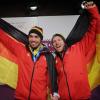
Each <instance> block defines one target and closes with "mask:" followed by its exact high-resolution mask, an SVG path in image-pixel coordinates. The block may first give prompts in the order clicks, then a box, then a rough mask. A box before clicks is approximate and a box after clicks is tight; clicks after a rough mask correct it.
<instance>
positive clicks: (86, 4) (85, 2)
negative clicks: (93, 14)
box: [82, 1, 96, 9]
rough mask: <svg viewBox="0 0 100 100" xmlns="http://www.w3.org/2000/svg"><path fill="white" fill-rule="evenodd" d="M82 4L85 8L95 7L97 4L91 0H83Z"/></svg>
mask: <svg viewBox="0 0 100 100" xmlns="http://www.w3.org/2000/svg"><path fill="white" fill-rule="evenodd" d="M82 6H84V9H89V8H93V7H95V6H96V5H95V4H94V2H93V1H90V2H87V1H83V2H82Z"/></svg>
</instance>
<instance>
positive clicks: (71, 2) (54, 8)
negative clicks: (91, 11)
mask: <svg viewBox="0 0 100 100" xmlns="http://www.w3.org/2000/svg"><path fill="white" fill-rule="evenodd" d="M82 1H83V0H13V1H12V0H0V17H30V16H56V15H77V14H80V12H81V8H80V4H81V2H82ZM87 1H89V0H87ZM33 2H35V3H37V4H38V9H37V10H36V11H31V10H29V8H28V6H29V5H30V4H32V3H33ZM94 2H95V3H96V4H97V6H98V8H99V10H100V0H94Z"/></svg>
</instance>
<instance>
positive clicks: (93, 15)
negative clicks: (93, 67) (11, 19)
mask: <svg viewBox="0 0 100 100" xmlns="http://www.w3.org/2000/svg"><path fill="white" fill-rule="evenodd" d="M88 12H89V15H90V24H89V27H88V30H87V32H86V33H85V36H84V37H83V39H82V40H81V41H80V42H79V47H80V49H81V50H82V51H83V53H84V55H87V54H88V52H89V50H90V49H91V45H93V43H95V39H96V24H97V19H98V18H99V13H98V9H97V7H94V8H90V9H88Z"/></svg>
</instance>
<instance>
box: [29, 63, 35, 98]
mask: <svg viewBox="0 0 100 100" xmlns="http://www.w3.org/2000/svg"><path fill="white" fill-rule="evenodd" d="M35 65H36V62H35V64H34V67H33V69H32V76H31V81H30V88H29V95H28V100H30V97H31V91H32V80H33V75H34V70H35Z"/></svg>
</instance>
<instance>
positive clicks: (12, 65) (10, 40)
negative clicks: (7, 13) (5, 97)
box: [0, 19, 28, 89]
mask: <svg viewBox="0 0 100 100" xmlns="http://www.w3.org/2000/svg"><path fill="white" fill-rule="evenodd" d="M27 41H28V40H27V35H25V34H24V33H23V32H21V31H19V30H18V29H16V28H15V27H13V26H12V25H10V24H9V23H7V22H6V21H4V20H2V19H0V84H6V85H8V86H10V87H11V88H13V89H16V86H17V79H18V56H17V54H18V52H19V51H18V48H20V46H19V47H18V45H19V44H22V45H24V44H27V43H28V42H27ZM16 44H17V45H16Z"/></svg>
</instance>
